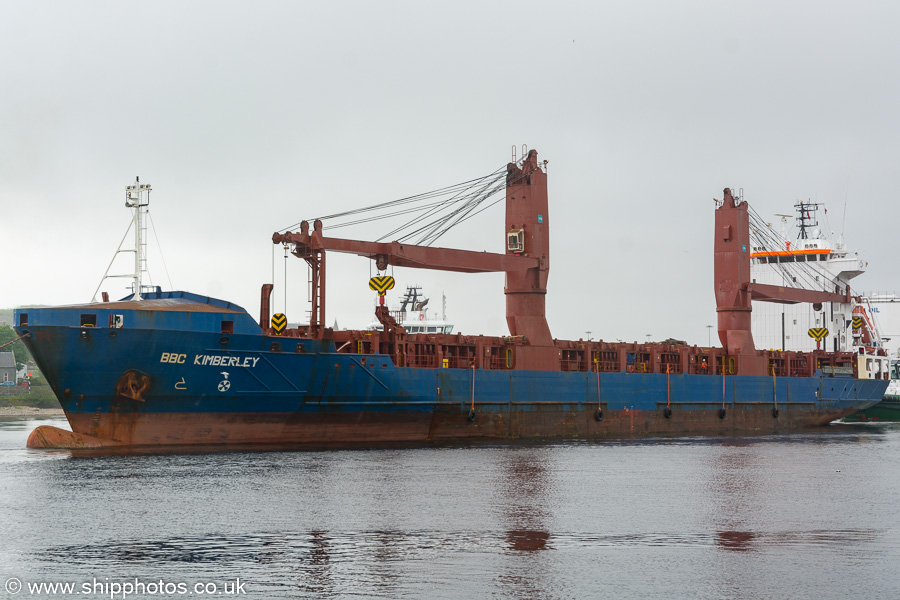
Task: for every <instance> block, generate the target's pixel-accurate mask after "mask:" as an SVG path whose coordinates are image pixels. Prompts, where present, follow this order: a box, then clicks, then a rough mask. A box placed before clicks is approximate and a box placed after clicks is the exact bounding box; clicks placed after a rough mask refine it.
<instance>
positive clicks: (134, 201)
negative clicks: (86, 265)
mask: <svg viewBox="0 0 900 600" xmlns="http://www.w3.org/2000/svg"><path fill="white" fill-rule="evenodd" d="M150 190H151V187H150V184H149V183H141V178H140V177H135V178H134V183H132V184H131V185H128V186H125V206H127V207H128V208H132V209H134V216H133V217H132V219H131V223H130V224H129V226H128V229H129V230H130V229H131V228H132V227H133V228H134V250H123V249H122V244H123V243H124V242H125V238H126V237H128V231H126V232H125V236H124V237H123V238H122V241H121V242H119V247H118V248H116V253H115V254H113V258H112V260H111V261H109V266H108V267H106V272H105V273H104V274H103V278H102V279H101V280H100V283H99V284H98V285H97V289H96V290H94V296H93V298H92V300H91V301H92V302H96V301H97V292H98V291H100V286H102V285H103V282H104V281H106V279H107V278H109V277H128V278H131V279H133V283H132V286H133V294H134V295H133V297H132V300H140V299H141V290H142V287H141V286H142V285H143V274H144V273H146V272H147V240H146V237H147V224H146V220H145V218H144V217H145V216H146V214H147V207H148V206H150ZM145 194H146V197H145ZM120 252H134V272H133V273H128V274H122V275H110V274H109V269H110V268H111V267H112V265H113V262H115V260H116V256H118V255H119V253H120Z"/></svg>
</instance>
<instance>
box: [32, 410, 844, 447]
mask: <svg viewBox="0 0 900 600" xmlns="http://www.w3.org/2000/svg"><path fill="white" fill-rule="evenodd" d="M842 416H844V412H842V411H822V410H813V409H811V407H809V406H788V405H785V406H782V407H781V408H780V409H779V411H778V416H777V417H776V416H774V415H773V406H772V405H771V404H748V405H744V406H732V407H729V409H728V410H727V411H726V412H725V415H724V417H721V416H720V412H719V410H717V409H715V408H712V407H705V408H702V409H700V408H683V407H673V410H672V412H671V416H670V417H668V418H667V417H666V416H665V410H664V407H660V409H659V410H656V411H649V410H622V411H609V410H604V411H603V414H602V420H599V421H598V420H597V413H596V409H591V410H580V411H571V410H564V409H562V408H561V407H555V406H545V407H541V409H538V410H534V411H528V412H515V411H513V412H508V411H503V410H498V411H485V410H479V411H477V412H476V414H475V418H474V420H471V421H470V420H469V415H468V413H467V412H462V413H461V412H460V410H459V407H458V406H454V407H453V408H452V409H450V408H448V409H447V410H441V411H437V412H435V413H427V412H412V411H410V412H392V413H378V412H372V413H366V412H361V413H265V414H260V413H217V414H213V413H150V414H140V413H130V414H129V413H125V414H122V413H120V414H101V415H99V416H98V415H90V414H83V413H82V414H70V415H68V417H69V422H70V424H71V425H72V429H73V431H74V433H70V432H66V431H63V430H59V429H56V428H52V427H47V426H43V427H40V428H38V429H37V430H35V432H33V434H32V435H31V437H29V439H28V447H29V448H94V447H107V446H116V447H148V446H151V447H158V446H194V445H200V446H206V445H209V446H221V447H233V446H285V447H304V446H306V447H316V446H333V445H340V446H354V445H355V446H360V445H379V444H388V443H390V444H398V443H407V444H410V443H412V444H428V443H434V442H454V441H457V442H463V443H465V442H474V441H479V440H487V441H491V440H493V441H502V440H514V439H515V440H522V439H525V440H527V439H534V440H542V439H605V438H622V437H626V438H627V437H631V436H645V435H662V436H667V435H672V436H678V435H704V434H706V435H709V434H712V435H727V434H736V433H740V434H748V433H762V434H765V433H778V432H785V431H791V430H797V429H805V428H810V427H816V426H822V425H825V424H827V423H829V422H830V421H833V420H835V419H838V418H840V417H842ZM51 429H52V430H55V432H56V433H54V432H50V431H48V430H51Z"/></svg>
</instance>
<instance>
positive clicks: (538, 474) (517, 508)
mask: <svg viewBox="0 0 900 600" xmlns="http://www.w3.org/2000/svg"><path fill="white" fill-rule="evenodd" d="M535 458H536V455H535V454H534V453H532V452H528V451H523V452H514V453H513V454H512V456H511V460H510V461H509V462H508V463H507V464H506V468H505V473H506V474H507V475H508V479H507V481H506V482H505V485H504V490H505V491H506V493H505V494H504V500H506V506H505V508H506V515H505V517H506V519H507V522H508V527H509V529H507V532H506V541H507V542H508V544H509V549H510V550H514V551H516V552H534V551H537V550H546V549H548V548H550V545H549V541H550V532H549V531H547V527H546V523H545V522H546V519H547V514H546V506H547V505H548V498H547V497H546V495H547V494H546V491H547V487H548V484H547V469H546V468H545V467H544V465H543V464H541V462H540V461H538V460H535Z"/></svg>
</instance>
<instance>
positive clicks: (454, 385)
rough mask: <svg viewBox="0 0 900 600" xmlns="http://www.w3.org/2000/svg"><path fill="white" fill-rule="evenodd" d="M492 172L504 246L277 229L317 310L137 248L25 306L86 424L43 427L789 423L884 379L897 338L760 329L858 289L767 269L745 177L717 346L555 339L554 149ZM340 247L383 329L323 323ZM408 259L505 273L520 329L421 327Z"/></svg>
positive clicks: (99, 431) (348, 432)
mask: <svg viewBox="0 0 900 600" xmlns="http://www.w3.org/2000/svg"><path fill="white" fill-rule="evenodd" d="M495 173H499V179H497V181H498V182H499V183H498V187H497V189H498V190H499V191H498V194H499V193H505V214H506V222H505V230H504V232H503V236H504V246H505V249H504V251H503V252H496V253H495V252H480V251H471V250H461V249H452V248H439V247H433V246H431V245H427V244H415V243H406V242H402V241H391V242H384V241H363V240H355V239H348V238H338V237H327V236H326V235H325V227H324V224H323V221H322V220H319V219H316V220H314V221H313V222H312V223H310V222H309V221H303V222H301V223H299V230H296V231H282V232H278V233H275V234H274V235H273V237H272V241H273V243H274V244H277V245H283V246H285V247H287V248H289V249H290V251H291V253H292V254H293V255H294V256H295V257H297V258H299V259H301V260H303V261H305V262H306V263H307V264H308V266H309V274H310V279H309V291H310V294H309V300H310V305H311V306H310V317H309V322H308V324H304V325H301V326H298V327H287V325H286V318H285V317H284V315H283V314H281V313H276V314H270V306H271V297H272V292H273V284H264V285H263V286H262V289H261V293H260V313H259V321H258V322H257V321H256V320H254V319H253V317H251V316H250V314H249V313H248V312H247V311H246V310H244V309H243V308H241V307H239V306H236V305H234V304H232V303H230V302H228V301H224V300H219V299H215V298H210V297H206V296H201V295H196V294H192V293H189V292H181V291H162V290H159V289H154V290H145V289H144V288H143V286H142V285H141V281H140V277H139V275H140V269H139V268H138V266H137V265H139V264H140V261H138V260H137V258H136V274H135V285H134V288H133V289H134V290H135V293H134V294H133V296H131V297H128V298H125V299H123V300H121V301H113V302H109V301H104V302H91V303H88V304H81V305H71V306H59V307H31V308H20V309H18V310H17V311H16V313H15V323H16V325H15V328H16V331H17V332H18V334H19V335H20V336H21V337H22V339H23V340H24V341H25V344H26V345H27V347H28V348H29V350H30V351H31V353H32V355H33V356H34V358H35V360H36V361H37V363H38V365H39V367H40V369H41V371H42V372H43V373H44V375H45V376H46V378H47V381H48V382H49V384H50V385H51V386H52V387H53V390H54V391H55V393H56V395H57V397H58V399H59V401H60V403H61V404H62V407H63V409H64V410H65V413H66V417H67V419H68V421H69V424H70V425H71V429H72V431H71V432H69V431H65V430H62V429H59V428H55V427H52V426H41V427H38V428H37V429H36V430H34V431H33V432H32V434H31V435H30V437H29V439H28V442H27V444H28V446H29V447H31V448H106V447H116V448H124V449H126V450H127V449H139V448H147V447H154V448H156V447H161V446H168V447H191V446H193V447H200V446H204V447H205V446H213V447H219V448H231V447H254V448H259V447H301V448H302V447H306V448H312V447H354V446H370V445H405V444H441V443H475V442H481V441H487V442H497V441H509V440H548V439H549V440H553V439H581V440H595V439H604V438H614V437H623V436H624V437H629V436H646V435H659V436H674V435H719V434H745V433H773V432H789V431H794V430H799V429H804V428H809V427H816V426H823V425H826V424H828V423H829V422H831V421H833V420H835V419H838V418H840V417H843V416H845V415H847V414H850V413H852V412H854V411H857V410H861V409H864V408H867V407H868V406H871V405H872V404H874V403H875V402H877V401H878V400H880V399H881V397H882V395H883V394H884V391H885V388H886V386H887V384H888V381H887V379H886V373H887V368H886V366H885V365H886V361H887V358H886V357H884V356H883V355H882V354H881V353H880V352H879V351H878V350H877V349H872V348H865V347H860V348H858V349H853V350H852V351H846V352H845V351H838V352H827V351H825V350H815V351H810V352H783V351H773V350H757V349H756V348H755V346H754V343H753V336H752V333H751V312H752V306H751V300H759V299H763V300H767V301H773V302H785V303H793V302H826V301H831V300H841V299H843V300H847V298H848V296H849V294H850V290H849V288H846V289H835V290H829V291H822V290H801V289H791V288H784V287H779V286H772V285H765V284H756V283H754V282H752V281H751V279H750V255H751V252H750V247H751V241H750V231H749V230H750V228H749V225H748V205H747V203H746V202H744V201H743V199H742V198H740V197H739V196H738V197H735V196H734V195H733V194H732V193H731V191H730V190H729V189H725V190H724V196H723V198H722V199H721V200H718V201H717V202H716V209H715V225H714V246H713V251H714V253H715V261H714V286H713V287H714V292H715V297H716V303H717V314H718V335H719V340H720V341H721V344H722V347H721V348H718V347H716V348H705V347H698V346H689V345H686V344H663V343H649V342H648V343H637V342H634V343H610V342H604V341H602V340H601V341H591V340H588V341H585V340H558V339H555V338H554V337H553V336H552V335H551V331H550V327H549V325H548V321H547V318H546V314H545V298H546V294H547V289H548V287H547V284H548V275H549V270H550V260H549V259H550V244H549V240H550V230H549V228H550V223H551V219H550V214H549V209H548V192H547V173H546V163H541V162H539V161H538V158H537V152H536V151H534V150H530V151H528V152H527V153H523V158H522V159H521V160H516V159H515V156H514V157H513V161H512V162H510V163H508V164H507V165H506V167H505V169H501V170H498V171H497V172H495ZM142 185H143V184H141V185H137V184H136V185H134V186H129V187H128V189H127V191H126V193H127V195H128V198H130V199H134V198H138V199H137V200H134V201H133V202H132V205H133V206H134V207H135V211H136V213H139V212H140V210H141V206H142V205H143V203H142V202H141V201H140V199H139V196H140V194H141V193H142V187H141V186H142ZM466 210H469V211H470V212H471V208H467V209H466ZM465 214H469V213H465ZM136 218H137V216H136ZM455 218H456V219H457V221H458V220H459V219H460V218H461V217H460V216H459V214H457V217H455ZM137 229H138V230H140V227H138V228H137ZM328 252H344V253H351V254H356V255H359V256H361V257H365V258H367V259H369V260H371V261H373V266H374V268H375V269H376V270H377V272H376V274H375V275H374V276H373V277H372V278H371V279H370V280H369V287H370V288H371V289H372V290H374V293H375V294H377V295H378V299H379V300H378V302H379V303H378V305H377V306H376V308H375V318H376V320H377V321H378V322H379V323H380V324H381V328H380V330H379V329H361V330H339V331H337V330H334V329H333V328H328V327H326V326H325V323H326V320H325V291H326V285H325V284H326V260H325V258H326V253H328ZM138 254H140V253H138ZM393 266H396V267H415V268H425V269H437V270H443V271H455V272H462V273H485V272H502V273H505V286H504V293H505V298H506V321H507V326H508V329H509V335H503V336H490V335H463V334H462V333H459V332H457V333H438V332H434V333H431V332H427V331H426V332H424V333H411V332H410V331H409V330H408V325H409V324H408V323H403V322H400V321H399V320H398V319H397V318H396V317H395V316H394V315H392V314H391V311H389V310H388V309H387V307H386V306H385V304H384V297H385V294H386V293H387V291H388V290H389V289H390V288H391V287H392V286H393V285H394V279H393V277H392V276H390V275H389V274H388V273H389V268H391V267H393ZM104 300H108V298H107V297H106V296H104ZM876 373H882V374H884V376H876Z"/></svg>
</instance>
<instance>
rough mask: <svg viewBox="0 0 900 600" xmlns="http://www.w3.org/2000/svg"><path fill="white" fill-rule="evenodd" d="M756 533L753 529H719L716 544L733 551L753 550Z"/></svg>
mask: <svg viewBox="0 0 900 600" xmlns="http://www.w3.org/2000/svg"><path fill="white" fill-rule="evenodd" d="M755 538H756V535H754V533H753V532H752V531H717V532H716V546H718V547H719V548H722V549H723V550H731V551H733V552H746V551H747V550H752V549H753V547H752V543H753V540H754V539H755Z"/></svg>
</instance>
